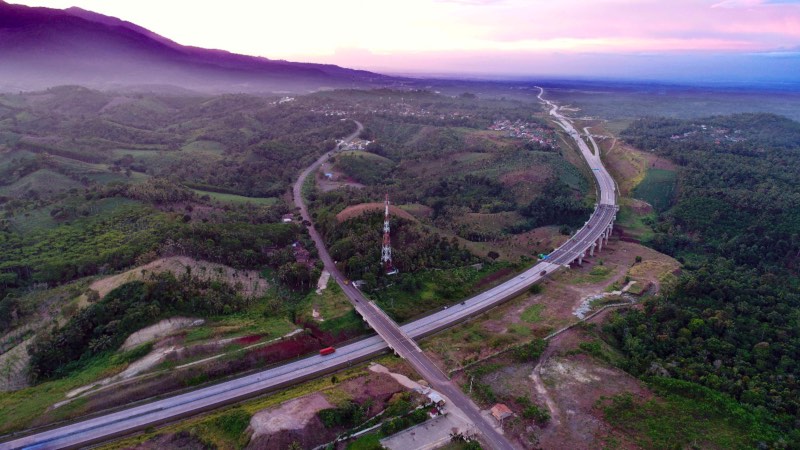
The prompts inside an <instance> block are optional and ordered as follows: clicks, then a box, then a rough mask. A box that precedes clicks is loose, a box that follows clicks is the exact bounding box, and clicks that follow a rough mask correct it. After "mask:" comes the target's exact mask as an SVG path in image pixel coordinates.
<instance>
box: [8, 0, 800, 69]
mask: <svg viewBox="0 0 800 450" xmlns="http://www.w3.org/2000/svg"><path fill="white" fill-rule="evenodd" d="M11 1H15V0H11ZM16 2H17V3H22V4H28V5H32V6H48V7H54V8H66V7H69V6H79V7H81V8H84V9H89V10H92V11H96V12H99V13H103V14H107V15H112V16H115V17H119V18H122V19H125V20H129V21H131V22H134V23H136V24H139V25H141V26H144V27H146V28H148V29H150V30H152V31H154V32H156V33H159V34H162V35H164V36H166V37H168V38H170V39H173V40H175V41H177V42H179V43H181V44H187V45H196V46H200V47H209V48H222V49H225V50H230V51H233V52H237V53H244V54H250V55H259V56H265V57H268V58H280V59H289V60H296V61H314V62H331V63H336V64H340V65H344V66H348V67H357V68H366V69H372V70H381V71H388V72H406V73H414V72H437V73H475V74H479V73H487V74H488V73H504V74H529V73H557V72H558V69H559V65H564V64H567V62H569V61H579V60H580V59H581V58H582V57H584V56H586V55H590V56H591V55H614V56H617V57H619V56H627V57H629V58H638V57H641V56H652V55H666V56H668V57H677V56H678V55H685V56H687V57H691V56H692V55H697V54H714V55H716V56H717V57H721V58H729V57H731V56H735V55H752V54H764V55H767V56H768V55H777V54H780V55H783V56H786V55H793V54H800V0H796V1H790V0H541V1H540V0H402V1H385V0H336V1H334V0H291V1H287V0H268V1H251V0H226V1H225V2H218V1H217V2H206V1H189V0H137V1H117V0H113V1H109V0H16ZM589 59H591V58H589ZM480 61H486V62H485V63H483V64H481V63H480ZM575 64H576V65H577V66H580V63H579V62H575ZM567 65H568V64H567ZM577 66H576V67H577Z"/></svg>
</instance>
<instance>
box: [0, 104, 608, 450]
mask: <svg viewBox="0 0 800 450" xmlns="http://www.w3.org/2000/svg"><path fill="white" fill-rule="evenodd" d="M540 89H541V88H540ZM543 93H544V91H543V90H542V91H541V92H540V94H539V99H540V100H541V101H542V102H544V103H546V104H547V105H548V106H550V107H551V110H550V115H551V116H553V118H554V120H555V121H556V122H557V123H558V124H559V125H560V126H561V127H562V128H564V130H565V131H566V132H567V133H568V134H570V136H572V138H573V139H574V140H575V142H576V143H577V144H578V147H579V148H580V149H581V152H582V154H583V156H584V158H585V159H586V161H587V163H588V164H589V166H590V167H591V168H592V172H593V173H594V176H595V179H596V180H597V185H598V189H599V191H600V195H599V202H598V205H597V207H596V209H595V211H594V213H593V214H592V216H591V217H590V219H589V221H588V222H587V223H586V225H584V227H583V228H581V229H580V230H579V231H578V232H576V233H575V235H573V237H572V238H571V239H570V240H569V241H567V242H566V243H564V245H562V246H561V247H559V248H558V249H557V250H555V251H554V252H553V253H551V254H550V256H549V257H548V259H547V260H545V261H541V262H539V263H538V264H536V265H535V266H534V267H533V268H531V269H528V270H527V271H525V272H523V273H521V274H520V275H518V276H516V277H514V278H513V279H511V280H508V281H506V282H505V283H503V284H501V285H499V286H496V287H494V288H492V289H490V290H488V291H485V292H482V293H480V294H478V295H476V296H474V297H472V298H470V299H467V300H465V301H464V302H462V303H460V304H456V305H454V306H451V307H449V308H447V309H444V310H440V311H438V312H436V313H433V314H431V315H428V316H426V317H423V318H421V319H418V320H415V321H414V322H410V323H407V324H405V325H403V326H401V327H400V328H399V330H395V329H394V328H395V326H396V324H394V322H393V321H391V319H390V318H388V316H386V315H385V314H384V313H383V312H382V311H380V309H379V308H377V307H376V306H375V305H374V304H372V303H370V302H369V301H367V300H366V298H364V297H363V294H361V292H360V291H358V290H357V289H355V288H353V287H352V285H350V284H344V283H343V281H344V280H343V278H342V276H341V274H340V273H338V270H337V271H333V272H331V275H332V276H333V277H334V278H335V279H336V281H337V282H338V283H339V284H341V285H343V287H344V288H345V292H346V293H347V295H348V296H349V297H350V298H353V299H357V301H354V304H355V305H356V308H357V309H358V310H359V312H360V313H361V314H362V316H363V317H365V318H366V320H367V321H368V322H369V323H370V325H371V326H373V328H375V329H376V330H378V331H379V332H381V335H382V336H383V339H382V338H381V337H379V336H373V337H370V338H366V339H362V340H360V341H357V342H354V343H352V344H348V345H345V346H342V347H339V348H338V349H337V351H336V353H334V354H332V355H328V356H319V355H314V356H310V357H307V358H304V359H300V360H297V361H293V362H290V363H287V364H284V365H281V366H278V367H274V368H271V369H267V370H264V371H261V372H259V373H255V374H252V375H247V376H243V377H240V378H236V379H233V380H230V381H226V382H223V383H219V384H216V385H212V386H208V387H204V388H201V389H197V390H195V391H192V392H188V393H184V394H180V395H176V396H173V397H169V398H166V399H162V400H157V401H154V402H150V403H146V404H143V405H139V406H134V407H131V408H127V409H124V410H121V411H117V412H112V413H109V414H106V415H103V416H99V417H95V418H92V419H87V420H84V421H81V422H76V423H73V424H70V425H65V426H63V427H60V428H54V429H51V430H47V431H42V432H39V433H36V434H32V435H29V436H25V437H20V438H17V439H13V440H10V441H7V442H3V443H0V450H5V449H18V448H31V449H54V448H70V447H80V446H86V445H89V444H92V443H96V442H101V441H105V440H108V439H111V438H114V437H118V436H122V435H125V434H129V433H131V432H134V431H136V430H142V429H144V428H147V427H150V426H153V425H158V424H162V423H167V422H170V421H174V420H177V419H180V418H183V417H188V416H191V415H194V414H197V413H200V412H203V411H208V410H211V409H214V408H217V407H220V406H223V405H226V404H230V403H235V402H238V401H242V400H245V399H247V398H251V397H253V396H255V395H258V394H261V393H265V392H269V391H273V390H277V389H280V388H284V387H287V386H290V385H292V384H296V383H299V382H302V381H305V380H308V379H312V378H315V377H318V376H321V375H324V374H326V373H331V372H334V371H336V370H339V369H342V368H345V367H348V366H350V365H352V364H355V363H359V362H362V361H365V360H368V359H370V358H372V357H374V356H376V355H379V354H381V353H384V352H386V351H387V350H388V345H387V342H389V344H391V345H392V347H393V349H394V350H395V351H397V352H398V353H399V354H401V356H404V357H406V359H409V358H411V359H409V361H416V362H417V364H414V366H415V367H418V368H417V370H419V371H420V375H422V376H424V377H425V378H426V379H430V380H435V383H434V388H437V389H438V390H440V391H441V392H442V393H443V394H444V395H445V396H448V397H449V398H450V399H451V401H453V402H454V403H456V402H459V401H463V400H465V401H466V402H468V403H471V401H470V400H469V399H468V398H466V397H465V396H464V395H463V393H462V392H461V391H460V389H458V387H457V386H454V385H452V383H450V382H449V380H447V377H446V376H445V375H444V374H443V373H441V371H439V369H438V368H436V366H435V365H433V363H432V362H430V360H429V359H428V358H427V356H425V354H424V353H423V352H421V351H419V348H418V347H417V346H416V344H415V343H414V342H413V341H411V340H410V339H408V338H412V339H417V340H418V339H420V338H422V337H425V336H428V335H430V334H433V333H435V332H437V331H439V330H442V329H444V328H447V327H449V326H452V325H454V324H456V323H459V322H462V321H463V320H465V319H467V318H469V317H472V316H474V315H477V314H480V313H481V312H483V311H486V310H487V309H490V308H492V307H494V306H497V305H498V304H500V303H502V302H503V301H506V300H508V299H510V298H513V297H514V296H516V295H518V294H519V293H521V292H523V291H525V290H526V289H528V288H529V287H530V286H531V285H533V284H534V283H536V282H538V281H540V280H541V279H542V278H544V277H545V276H547V275H549V274H550V273H552V272H554V271H556V270H559V269H561V268H563V267H565V266H566V265H568V264H570V263H571V262H573V261H575V260H577V259H578V258H579V257H581V255H583V254H585V253H586V251H588V250H589V249H590V248H591V247H592V245H595V244H596V243H597V242H598V241H599V240H601V239H603V236H606V237H607V235H608V234H607V233H608V232H609V231H610V227H611V225H612V224H613V221H614V217H615V215H616V209H617V208H616V195H615V194H616V193H615V189H614V187H615V184H614V181H613V179H612V178H611V176H610V175H609V174H608V172H607V171H606V169H605V168H604V167H603V165H602V162H601V161H600V156H599V151H597V149H595V151H596V153H592V151H591V150H589V148H588V146H587V145H586V143H585V142H584V141H583V139H582V138H581V136H580V133H578V132H577V131H576V130H575V128H574V127H573V126H572V123H571V122H570V121H569V120H568V119H567V118H565V117H564V116H562V115H561V114H559V113H558V106H556V105H554V104H553V103H552V102H549V101H547V100H544V99H543V98H542V95H543ZM357 125H358V130H357V131H356V132H355V133H354V134H352V135H350V136H348V137H347V138H346V139H345V142H347V141H349V140H352V139H354V138H355V137H356V136H357V135H358V134H359V133H360V132H361V130H362V129H363V127H362V125H361V124H360V123H357ZM327 158H328V155H324V156H322V157H321V158H319V159H318V160H317V161H315V162H314V164H312V165H311V166H310V167H308V168H307V169H306V170H304V171H303V173H302V174H301V176H300V180H298V183H296V184H295V185H294V189H293V191H294V195H295V200H296V201H299V199H300V198H301V197H300V194H301V189H302V180H304V179H305V178H306V177H307V176H308V175H309V174H311V173H313V171H315V170H316V169H317V168H319V166H320V165H321V164H322V163H323V162H324V161H325V160H326V159H327ZM298 206H300V209H301V213H302V215H303V217H304V218H307V217H308V211H307V210H306V208H305V205H304V204H303V203H302V202H301V201H300V202H299V204H298ZM310 231H311V234H312V238H313V239H314V240H315V242H316V243H317V244H318V245H321V244H322V241H321V238H319V235H318V233H316V230H314V229H313V227H310ZM317 239H320V240H319V242H317ZM322 248H324V246H323V247H322ZM320 256H321V257H322V258H325V257H327V258H328V259H330V257H329V256H328V254H327V252H320ZM324 263H325V266H326V267H335V266H333V261H324ZM387 321H388V322H387ZM393 324H394V325H395V326H393ZM376 326H377V327H376ZM398 331H399V333H398ZM384 339H386V340H384ZM426 361H427V362H426ZM427 363H430V365H428V364H427ZM420 368H421V369H420ZM428 377H430V378H428ZM447 383H450V384H449V386H448V385H447ZM456 406H459V407H460V408H461V409H462V410H463V411H464V412H465V413H467V412H468V411H472V410H473V407H468V406H469V405H458V404H457V405H456ZM462 406H464V407H462ZM473 406H474V405H473ZM470 419H471V420H473V422H474V423H475V424H476V425H478V426H479V427H480V425H479V424H481V423H483V424H485V425H486V426H487V427H488V428H489V429H490V430H484V427H480V428H481V432H484V433H485V434H484V437H485V438H486V440H487V441H488V442H487V443H488V444H489V445H491V446H492V447H494V448H502V449H504V448H508V447H507V445H508V444H507V442H508V441H507V440H505V439H504V438H503V437H502V436H500V435H499V434H497V432H496V431H494V430H493V429H492V428H491V427H490V426H488V423H487V422H486V421H485V420H483V418H482V417H472V414H470ZM498 436H499V438H498Z"/></svg>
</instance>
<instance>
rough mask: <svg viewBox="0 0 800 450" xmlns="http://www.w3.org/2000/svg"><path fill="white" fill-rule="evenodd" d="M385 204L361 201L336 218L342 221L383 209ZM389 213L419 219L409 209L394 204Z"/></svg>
mask: <svg viewBox="0 0 800 450" xmlns="http://www.w3.org/2000/svg"><path fill="white" fill-rule="evenodd" d="M384 206H385V205H384V204H383V203H361V204H360V205H353V206H348V207H347V208H345V209H344V210H343V211H342V212H340V213H339V214H337V215H336V220H338V221H339V222H340V223H341V222H344V221H346V220H350V219H352V218H354V217H358V216H360V215H362V214H364V213H367V212H372V211H383V209H384ZM389 214H391V215H393V216H397V217H402V218H404V219H408V220H411V221H414V222H416V220H417V219H416V218H415V217H414V216H412V215H411V214H409V213H408V212H407V211H404V210H402V209H400V208H398V207H396V206H394V205H389Z"/></svg>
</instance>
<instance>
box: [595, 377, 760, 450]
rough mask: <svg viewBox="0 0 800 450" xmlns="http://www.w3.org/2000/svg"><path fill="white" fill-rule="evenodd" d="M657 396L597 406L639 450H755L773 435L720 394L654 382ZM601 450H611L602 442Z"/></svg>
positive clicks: (673, 382) (667, 381) (623, 398)
mask: <svg viewBox="0 0 800 450" xmlns="http://www.w3.org/2000/svg"><path fill="white" fill-rule="evenodd" d="M650 387H651V388H654V390H655V391H656V392H657V393H658V394H659V395H660V396H661V398H654V399H651V400H646V401H643V400H640V399H636V398H634V397H633V396H632V395H630V394H620V395H617V396H614V397H612V398H610V399H605V400H601V401H600V402H599V405H598V406H600V407H601V409H602V411H603V413H604V415H605V419H606V420H607V421H609V423H611V424H612V425H614V426H616V427H618V428H619V429H621V430H622V431H623V432H624V434H626V435H627V436H628V437H630V438H632V439H633V441H634V442H635V443H636V444H637V445H639V446H641V447H642V448H652V449H675V448H719V449H722V448H726V449H749V448H758V447H759V446H758V445H757V442H758V441H760V440H762V439H764V440H766V441H769V440H771V439H770V438H771V437H772V438H774V436H770V434H772V433H774V430H771V429H770V427H769V426H767V425H765V423H764V419H763V418H761V417H759V416H758V415H757V413H753V412H752V411H751V410H748V409H746V408H744V407H742V406H741V405H740V404H739V403H737V402H736V401H734V400H733V399H731V398H728V397H725V396H723V395H722V394H719V393H716V392H714V391H711V390H710V389H707V388H703V387H701V386H698V385H694V384H692V383H688V382H684V381H677V380H671V379H659V378H656V379H654V380H653V381H652V382H651V384H650ZM606 444H611V445H607V447H606V448H614V442H607V443H606Z"/></svg>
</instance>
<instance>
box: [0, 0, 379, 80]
mask: <svg viewBox="0 0 800 450" xmlns="http://www.w3.org/2000/svg"><path fill="white" fill-rule="evenodd" d="M392 80H393V79H392V78H390V77H386V76H384V75H379V74H375V73H371V72H367V71H363V70H352V69H346V68H342V67H339V66H334V65H324V64H310V63H294V62H288V61H279V60H270V59H266V58H258V57H253V56H245V55H237V54H234V53H230V52H226V51H222V50H208V49H202V48H197V47H188V46H183V45H180V44H177V43H175V42H173V41H171V40H169V39H167V38H165V37H163V36H159V35H158V34H156V33H153V32H151V31H149V30H147V29H145V28H143V27H140V26H138V25H136V24H133V23H130V22H126V21H124V20H120V19H117V18H115V17H109V16H104V15H102V14H98V13H94V12H91V11H86V10H83V9H80V8H69V9H66V10H60V9H50V8H32V7H27V6H21V5H12V4H8V3H5V2H4V1H2V0H0V90H22V89H40V88H44V87H49V86H53V85H63V84H80V85H85V86H90V87H96V88H113V87H125V86H132V85H175V86H180V87H182V88H188V89H194V90H203V91H215V92H264V91H308V90H316V89H320V88H325V87H363V86H370V85H384V84H387V83H391V82H392Z"/></svg>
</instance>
